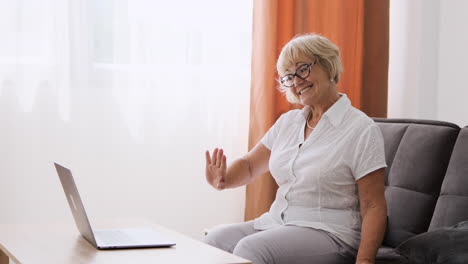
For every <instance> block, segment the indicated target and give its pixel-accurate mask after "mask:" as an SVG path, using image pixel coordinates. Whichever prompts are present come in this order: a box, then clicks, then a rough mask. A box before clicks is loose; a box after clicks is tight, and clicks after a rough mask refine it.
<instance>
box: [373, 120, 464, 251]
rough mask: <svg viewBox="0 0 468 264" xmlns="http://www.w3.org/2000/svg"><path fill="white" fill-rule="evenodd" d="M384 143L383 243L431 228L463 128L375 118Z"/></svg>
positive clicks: (430, 122) (431, 122)
mask: <svg viewBox="0 0 468 264" xmlns="http://www.w3.org/2000/svg"><path fill="white" fill-rule="evenodd" d="M374 120H375V121H376V123H377V124H378V126H379V127H380V129H381V131H382V134H383V137H384V144H385V158H386V161H387V165H388V167H387V170H386V175H385V186H386V187H385V198H386V200H387V208H388V212H387V213H388V222H387V230H386V234H385V238H384V241H383V244H384V245H387V246H391V247H396V246H397V245H398V244H400V243H401V242H403V241H404V240H406V239H408V238H410V237H412V236H414V235H416V234H420V233H422V232H426V231H427V230H428V227H429V224H430V221H431V218H432V214H433V212H434V208H435V205H436V202H437V198H438V196H439V192H440V188H441V185H442V181H443V179H444V175H445V172H446V169H447V166H448V163H449V159H450V155H451V153H452V149H453V146H454V143H455V140H456V138H457V135H458V132H459V131H460V128H459V127H458V126H457V125H455V124H452V123H447V122H440V121H428V120H411V119H380V118H375V119H374Z"/></svg>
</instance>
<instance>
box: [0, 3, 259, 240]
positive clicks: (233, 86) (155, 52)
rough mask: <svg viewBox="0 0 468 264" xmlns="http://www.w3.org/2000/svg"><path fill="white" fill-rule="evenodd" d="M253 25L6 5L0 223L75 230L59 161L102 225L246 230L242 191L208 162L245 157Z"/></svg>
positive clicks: (173, 11) (242, 11)
mask: <svg viewBox="0 0 468 264" xmlns="http://www.w3.org/2000/svg"><path fill="white" fill-rule="evenodd" d="M251 17H252V3H251V1H248V0H242V1H216V0H201V1H191V0H184V1H159V0H157V1H156V0H131V1H130V0H100V1H93V0H88V1H78V0H68V1H65V0H41V1H36V0H0V36H1V39H2V40H1V41H0V110H1V112H0V115H1V116H2V125H1V126H2V131H3V133H2V137H1V138H0V143H1V145H0V215H1V217H0V221H3V222H17V221H24V222H28V221H32V220H34V221H42V220H43V221H50V220H51V219H64V220H65V221H69V220H71V218H70V214H69V212H68V210H69V209H68V207H67V205H66V202H65V197H63V193H62V190H61V188H60V185H59V181H58V178H57V176H56V175H55V172H54V169H53V166H52V162H53V161H58V162H62V163H63V164H64V165H66V166H69V167H71V169H72V170H73V171H74V173H75V177H76V178H77V179H76V181H77V184H78V186H79V188H80V191H81V193H82V195H83V196H85V197H84V201H85V203H86V205H87V208H89V209H88V210H89V211H90V214H91V215H92V216H95V217H97V218H106V217H143V218H149V219H150V220H153V221H155V222H158V223H161V224H164V225H167V226H170V227H173V228H175V229H177V230H179V231H181V232H184V233H186V234H189V235H191V236H194V237H198V236H200V235H201V234H202V230H203V228H205V227H210V226H212V225H214V224H217V223H222V222H236V221H241V220H242V219H243V206H244V192H243V189H239V190H230V191H225V192H216V191H214V190H212V189H210V187H209V186H208V185H207V184H206V183H205V179H204V171H203V170H204V151H205V150H206V149H211V148H213V147H217V146H219V147H224V149H225V150H226V152H227V155H228V159H231V160H232V159H233V158H235V157H238V156H240V155H242V154H243V153H244V152H245V151H247V136H248V113H249V91H250V62H251V61H250V52H251V33H252V32H251V28H252V26H251V23H252V18H251ZM103 194H104V195H103ZM109 200H112V201H113V202H112V203H109ZM187 219H190V220H189V221H187Z"/></svg>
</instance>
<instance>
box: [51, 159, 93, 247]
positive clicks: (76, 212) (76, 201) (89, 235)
mask: <svg viewBox="0 0 468 264" xmlns="http://www.w3.org/2000/svg"><path fill="white" fill-rule="evenodd" d="M54 165H55V169H56V170H57V174H58V176H59V178H60V182H61V183H62V186H63V191H64V192H65V196H66V197H67V201H68V205H69V206H70V209H71V211H72V214H73V218H75V224H76V227H77V228H78V230H79V231H80V233H81V235H82V236H83V237H84V238H85V239H86V240H88V241H89V242H90V243H91V244H93V245H94V246H95V247H97V244H96V239H95V237H94V233H93V230H92V229H91V224H90V223H89V220H88V216H87V215H86V211H85V208H84V206H83V202H82V201H81V198H80V194H79V193H78V189H77V188H76V184H75V180H74V179H73V176H72V173H71V171H70V170H69V169H67V168H65V167H63V166H62V165H60V164H57V163H55V162H54Z"/></svg>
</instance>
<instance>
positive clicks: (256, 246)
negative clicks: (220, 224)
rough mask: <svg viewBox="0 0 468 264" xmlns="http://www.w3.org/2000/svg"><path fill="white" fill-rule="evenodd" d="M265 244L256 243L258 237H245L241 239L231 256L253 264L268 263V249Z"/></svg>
mask: <svg viewBox="0 0 468 264" xmlns="http://www.w3.org/2000/svg"><path fill="white" fill-rule="evenodd" d="M267 247H268V246H267V245H266V244H265V243H262V242H261V241H258V237H255V236H247V237H244V238H243V239H241V240H240V241H239V242H238V243H237V245H236V247H235V248H234V250H233V254H234V255H236V256H239V257H242V258H245V259H248V260H250V261H252V262H253V263H254V264H263V263H268V259H269V258H270V257H271V256H268V251H269V249H268V248H267Z"/></svg>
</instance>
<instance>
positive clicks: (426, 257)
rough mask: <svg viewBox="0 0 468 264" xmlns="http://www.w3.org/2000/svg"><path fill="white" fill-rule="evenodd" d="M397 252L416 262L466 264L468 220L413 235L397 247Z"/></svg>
mask: <svg viewBox="0 0 468 264" xmlns="http://www.w3.org/2000/svg"><path fill="white" fill-rule="evenodd" d="M396 253H399V254H401V255H403V256H404V257H405V258H406V259H408V260H409V262H410V263H414V264H427V263H434V264H439V263H440V264H443V263H444V264H445V263H450V264H466V263H468V221H465V222H461V223H459V224H457V225H455V226H453V227H443V228H439V229H434V230H433V231H430V232H425V233H422V234H419V235H416V236H414V237H411V238H409V239H408V240H406V241H404V242H403V243H401V244H400V245H399V246H398V247H397V248H396Z"/></svg>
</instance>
